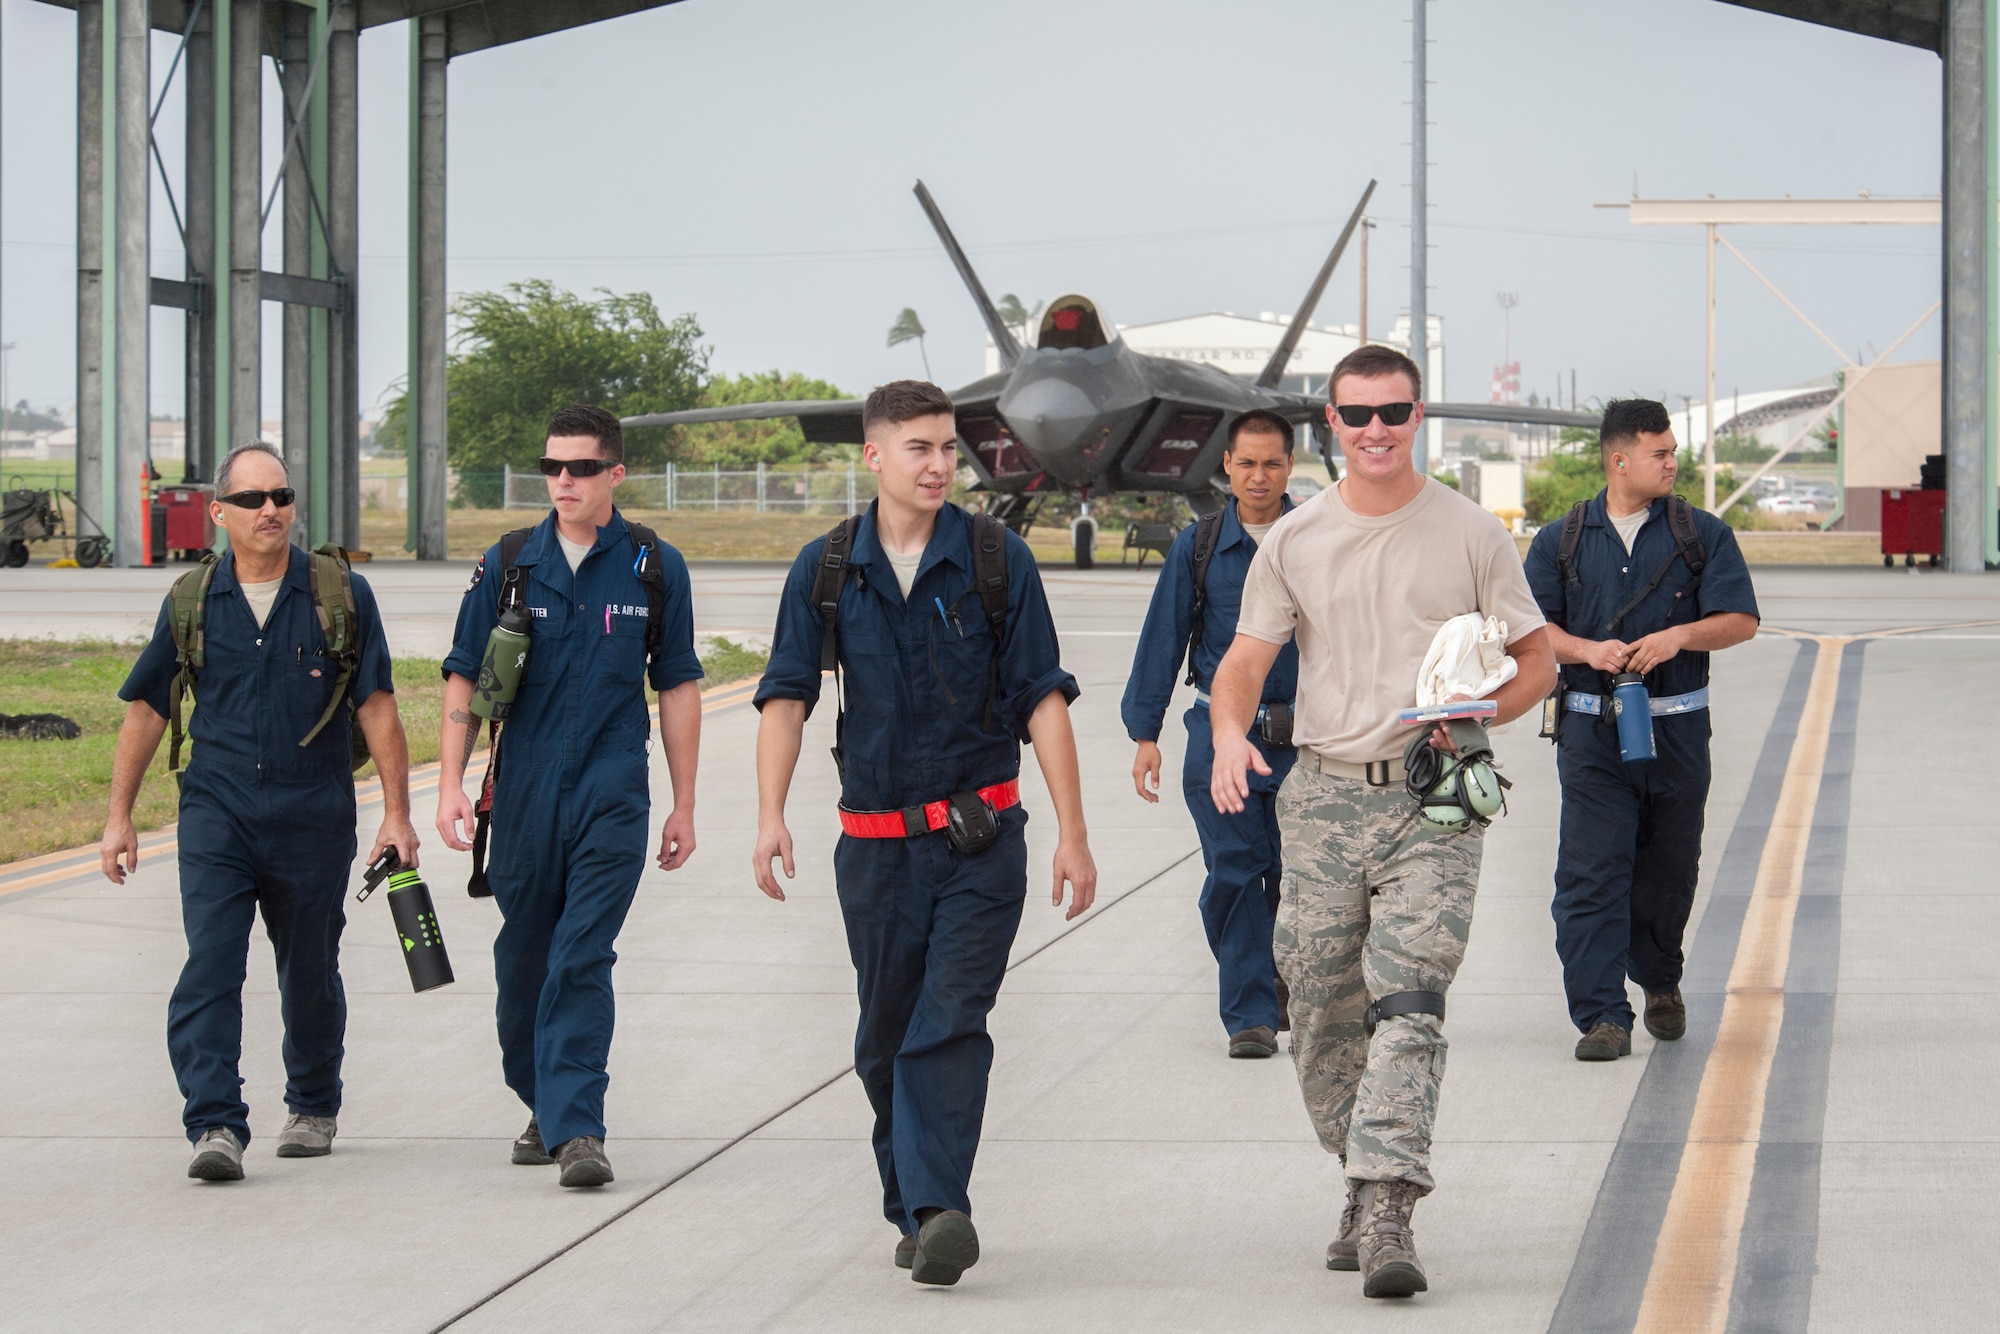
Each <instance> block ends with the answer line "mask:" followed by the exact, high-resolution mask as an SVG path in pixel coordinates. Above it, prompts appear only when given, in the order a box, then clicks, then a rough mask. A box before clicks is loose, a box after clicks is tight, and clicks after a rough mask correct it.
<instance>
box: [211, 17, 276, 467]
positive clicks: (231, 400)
mask: <svg viewBox="0 0 2000 1334" xmlns="http://www.w3.org/2000/svg"><path fill="white" fill-rule="evenodd" d="M216 3H217V4H218V5H220V4H227V5H228V6H229V75H228V77H229V167H228V174H227V181H228V191H229V209H228V213H229V218H228V236H229V282H228V291H227V293H226V296H225V299H226V300H227V301H228V303H229V326H228V347H227V349H226V351H225V353H224V356H225V360H224V363H223V364H224V370H223V376H224V378H225V379H226V380H227V382H228V390H227V393H228V408H227V412H228V416H227V419H226V420H225V421H224V423H223V425H224V427H225V429H226V435H225V439H226V440H227V442H228V446H227V447H228V448H230V449H234V448H236V447H237V446H238V445H247V444H249V443H250V442H251V441H253V440H255V439H257V436H258V431H259V429H260V417H261V410H262V407H263V402H262V397H263V383H262V381H263V364H262V356H263V348H262V329H263V324H262V320H263V311H262V309H261V302H262V293H261V291H260V288H261V286H262V279H261V277H260V275H261V274H262V272H263V268H264V263H263V256H262V254H261V240H260V237H259V236H258V228H257V222H258V216H257V215H258V212H259V210H260V209H261V208H262V207H263V204H264V200H263V198H262V194H261V190H260V187H261V185H262V183H263V180H264V134H263V118H264V38H263V31H264V27H263V4H262V3H261V0H216ZM219 76H220V72H219V71H218V77H219ZM218 295H219V296H224V295H225V294H220V293H219V294H218Z"/></svg>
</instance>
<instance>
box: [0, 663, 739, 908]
mask: <svg viewBox="0 0 2000 1334" xmlns="http://www.w3.org/2000/svg"><path fill="white" fill-rule="evenodd" d="M763 679H764V678H763V677H762V676H753V677H751V678H750V679H749V680H747V681H732V682H730V683H729V684H728V685H726V686H717V687H716V688H714V689H713V690H707V691H704V692H702V701H701V711H702V712H703V713H704V714H708V713H714V712H716V711H717V710H718V709H727V708H730V707H732V706H734V705H737V704H744V703H748V702H749V700H750V699H751V698H752V697H753V696H754V695H755V694H756V693H757V683H758V682H759V681H761V680H763ZM484 769H485V761H484V760H474V761H473V762H472V763H471V764H470V765H468V766H467V767H466V771H465V776H466V777H467V778H468V779H477V778H478V777H479V776H480V774H481V773H482V772H483V771H484ZM438 776H439V769H438V763H437V761H435V760H433V761H431V762H430V763H429V764H420V765H418V766H416V767H415V768H413V769H411V770H410V795H411V796H416V795H418V794H419V793H424V792H430V791H433V790H435V789H436V787H437V785H438ZM381 801H382V780H381V779H379V778H371V779H369V780H368V781H367V782H365V783H362V784H360V785H358V786H357V787H356V788H355V792H354V804H355V806H356V808H360V807H364V806H374V805H379V804H380V803H381ZM177 828H178V826H175V825H168V826H167V827H166V828H165V829H164V830H161V831H159V832H157V833H154V834H149V835H147V836H146V837H145V838H143V839H141V840H140V843H139V857H140V860H141V861H150V860H152V859H153V858H155V857H161V856H165V855H166V854H168V853H170V852H174V851H175V850H177V849H178V848H179V847H180V839H179V838H178V836H177V834H176V830H177ZM163 835H164V836H163ZM97 865H98V852H97V849H96V848H94V847H83V848H69V849H66V850H64V851H62V852H45V853H43V854H42V855H41V856H39V857H29V858H27V859H25V860H23V861H18V862H14V863H12V864H11V865H10V866H9V867H8V868H7V873H6V874H4V875H0V898H4V897H6V896H7V895H9V894H19V893H21V892H22V891H24V890H30V889H39V888H41V887H42V886H43V885H52V884H55V883H56V882H57V881H60V880H74V879H75V878H76V877H78V876H80V875H82V874H83V873H85V872H86V871H93V870H96V869H97ZM43 868H47V869H43Z"/></svg>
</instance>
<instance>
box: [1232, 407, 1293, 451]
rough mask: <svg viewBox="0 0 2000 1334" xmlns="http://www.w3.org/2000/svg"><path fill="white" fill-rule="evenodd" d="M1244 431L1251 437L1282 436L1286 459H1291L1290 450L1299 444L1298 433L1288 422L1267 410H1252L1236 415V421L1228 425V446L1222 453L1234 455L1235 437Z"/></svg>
mask: <svg viewBox="0 0 2000 1334" xmlns="http://www.w3.org/2000/svg"><path fill="white" fill-rule="evenodd" d="M1246 431H1247V432H1249V433H1250V434H1251V435H1279V436H1283V437H1284V438H1285V456H1286V457H1287V458H1289V457H1291V453H1292V450H1293V449H1295V448H1296V447H1297V446H1298V442H1299V433H1298V432H1297V431H1296V430H1294V429H1293V427H1292V424H1291V423H1290V422H1288V421H1286V420H1285V419H1284V418H1283V417H1280V416H1279V415H1278V414H1277V413H1275V412H1273V411H1271V410H1270V409H1269V408H1252V409H1250V411H1248V412H1244V413H1239V414H1237V416H1236V419H1235V420H1234V421H1232V422H1230V423H1229V444H1228V446H1227V447H1226V448H1225V449H1224V450H1223V451H1222V452H1223V453H1225V454H1233V453H1235V452H1236V437H1237V436H1239V435H1242V434H1243V433H1244V432H1246Z"/></svg>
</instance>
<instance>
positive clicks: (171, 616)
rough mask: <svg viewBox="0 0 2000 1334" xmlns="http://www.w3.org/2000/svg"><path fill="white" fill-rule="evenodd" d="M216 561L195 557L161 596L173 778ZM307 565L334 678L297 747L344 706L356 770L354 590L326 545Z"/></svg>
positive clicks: (339, 553)
mask: <svg viewBox="0 0 2000 1334" xmlns="http://www.w3.org/2000/svg"><path fill="white" fill-rule="evenodd" d="M221 559H222V558H221V557H220V556H218V555H216V554H215V553H214V552H212V551H211V552H209V553H208V554H207V555H205V556H203V557H202V558H201V564H200V565H199V566H197V567H196V568H194V569H192V570H189V571H188V572H187V573H186V574H184V575H182V576H181V577H180V578H178V579H176V580H174V587H173V591H172V592H171V593H169V594H167V601H168V604H169V608H170V610H169V612H168V617H167V623H168V626H169V628H170V629H171V630H172V631H173V635H174V662H175V664H176V665H177V667H178V668H179V670H177V671H176V672H175V673H174V684H173V710H172V713H171V715H170V721H171V724H172V728H173V739H172V741H171V742H170V743H169V744H168V747H167V772H169V773H172V774H175V775H177V776H178V773H179V770H180V767H181V741H182V740H183V736H182V732H181V700H182V699H183V698H185V697H186V696H187V695H188V693H189V692H190V691H192V690H193V689H194V686H195V677H196V674H197V673H198V672H200V671H201V669H202V668H203V667H205V666H207V665H208V661H207V659H208V653H207V649H208V640H207V635H206V632H205V630H204V629H203V626H202V618H203V616H205V615H206V614H207V611H208V586H209V584H210V583H211V582H212V581H213V580H214V578H215V567H216V565H217V564H218V563H219V562H220V561H221ZM306 559H307V560H308V561H309V562H310V565H311V580H312V600H313V610H314V611H316V612H318V613H319V630H320V634H321V635H322V636H324V637H325V639H326V656H327V657H329V658H332V659H333V660H334V662H335V663H336V664H337V665H338V668H339V671H338V674H337V675H336V676H335V677H334V681H333V698H332V699H330V700H328V701H327V702H326V712H325V713H322V714H321V715H320V716H319V721H318V722H316V723H314V724H313V728H312V731H310V732H307V733H306V734H305V736H304V737H303V738H302V739H301V740H300V741H299V745H300V746H301V747H303V746H307V745H310V744H311V743H312V739H313V738H314V737H316V736H318V735H319V734H320V733H321V732H322V731H323V730H325V728H326V725H327V724H328V723H330V722H332V721H333V716H334V711H335V710H336V709H338V708H339V707H340V705H341V701H343V700H345V701H346V703H347V724H348V727H347V734H348V759H349V762H350V767H351V768H353V769H359V768H360V767H361V766H362V765H364V764H366V763H368V738H367V737H366V736H364V735H363V734H362V731H361V724H360V722H359V720H357V719H356V718H355V716H354V714H355V705H354V700H353V698H352V697H351V696H350V694H349V692H348V686H349V685H350V684H351V683H352V682H353V680H354V671H355V668H356V667H357V666H358V665H359V664H360V662H361V624H360V618H359V616H358V615H357V614H356V613H355V610H354V585H353V583H352V582H351V581H350V580H349V579H348V565H347V553H346V552H345V551H343V550H342V549H341V548H340V547H339V546H337V545H335V544H333V543H328V544H327V545H326V546H323V547H320V548H319V549H318V550H317V551H314V552H311V553H310V554H309V555H308V556H307V558H306Z"/></svg>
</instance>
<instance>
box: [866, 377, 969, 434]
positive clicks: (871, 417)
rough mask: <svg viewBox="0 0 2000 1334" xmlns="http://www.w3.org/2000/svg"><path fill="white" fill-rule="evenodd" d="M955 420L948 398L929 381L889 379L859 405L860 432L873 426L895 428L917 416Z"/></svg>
mask: <svg viewBox="0 0 2000 1334" xmlns="http://www.w3.org/2000/svg"><path fill="white" fill-rule="evenodd" d="M938 416H944V417H956V416H957V412H956V410H955V409H953V407H952V405H951V395H949V394H947V393H945V391H944V390H942V389H940V388H938V387H937V386H936V385H934V384H932V383H931V382H930V381H929V380H891V381H889V383H887V384H885V385H881V386H879V387H878V388H877V389H876V390H875V392H874V393H872V394H870V395H868V401H867V402H865V403H863V404H862V405H861V433H862V434H863V435H867V434H870V433H871V432H873V431H874V429H875V428H876V427H877V426H883V425H887V426H896V425H899V424H901V423H903V422H907V421H915V420H916V419H917V418H919V417H938Z"/></svg>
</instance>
